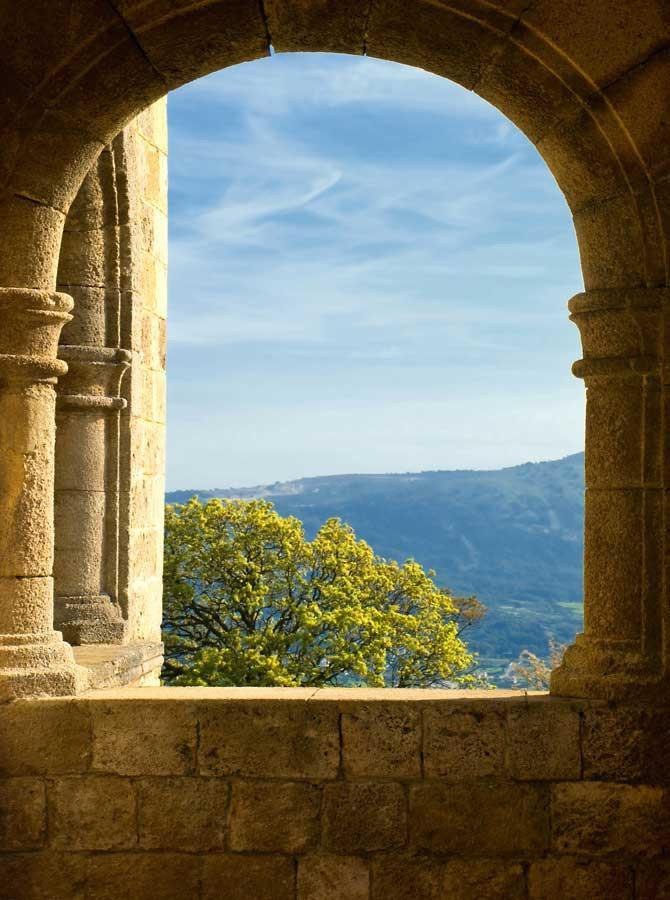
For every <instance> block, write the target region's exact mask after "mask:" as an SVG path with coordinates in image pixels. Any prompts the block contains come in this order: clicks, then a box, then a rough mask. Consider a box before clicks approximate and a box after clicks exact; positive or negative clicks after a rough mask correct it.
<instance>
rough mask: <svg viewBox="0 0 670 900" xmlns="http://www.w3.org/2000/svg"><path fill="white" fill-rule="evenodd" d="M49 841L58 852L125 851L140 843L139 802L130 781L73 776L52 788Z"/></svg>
mask: <svg viewBox="0 0 670 900" xmlns="http://www.w3.org/2000/svg"><path fill="white" fill-rule="evenodd" d="M49 806H50V812H49V841H50V844H51V845H52V846H53V847H54V848H58V849H59V850H67V851H71V850H125V849H128V848H130V847H133V846H134V845H135V844H136V843H137V816H136V811H137V809H136V808H137V800H136V796H135V790H134V787H133V785H132V783H131V782H130V781H128V780H127V779H124V778H116V777H114V776H83V777H78V776H70V777H66V778H60V779H58V780H56V781H54V782H53V784H52V785H51V786H50V788H49Z"/></svg>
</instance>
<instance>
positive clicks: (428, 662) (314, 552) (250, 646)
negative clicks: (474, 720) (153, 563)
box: [163, 498, 483, 687]
mask: <svg viewBox="0 0 670 900" xmlns="http://www.w3.org/2000/svg"><path fill="white" fill-rule="evenodd" d="M164 573H165V574H164V591H165V600H164V609H165V614H164V622H163V631H164V640H165V645H166V664H165V670H164V673H165V679H166V681H168V682H169V683H172V684H182V685H308V686H319V685H333V684H352V685H355V684H357V685H372V686H393V687H414V686H420V687H429V686H434V685H441V684H445V683H458V684H469V683H472V682H473V681H474V678H473V676H472V675H471V674H470V672H471V670H472V668H473V663H474V658H473V655H472V654H471V653H470V652H469V651H468V649H467V647H466V645H465V644H464V643H463V640H462V639H461V637H460V635H461V633H462V631H463V629H464V628H466V627H468V625H469V624H472V622H474V621H476V620H477V619H479V618H481V615H482V614H483V607H482V606H481V604H479V603H478V602H477V601H476V600H475V598H472V597H471V598H467V600H458V599H457V598H454V597H452V596H450V594H449V593H448V592H447V591H445V590H443V589H440V588H438V587H437V586H436V584H435V583H434V581H433V579H432V575H433V573H430V572H426V571H424V569H423V568H422V567H421V566H420V565H419V564H418V563H416V562H413V561H412V560H409V561H408V562H406V563H405V564H404V565H398V564H397V563H395V562H389V561H387V560H384V559H381V558H380V557H378V556H375V554H374V552H373V551H372V549H371V548H370V547H369V546H368V545H367V544H366V543H365V542H364V541H362V540H358V539H357V538H356V535H355V534H354V532H353V530H352V529H351V528H350V527H349V526H348V525H345V524H343V523H342V522H340V521H339V519H329V520H328V521H327V522H326V523H325V524H324V525H323V526H322V527H321V529H320V530H319V532H318V534H317V535H316V537H315V538H314V540H313V541H307V540H306V539H305V534H304V531H303V527H302V523H301V522H300V521H299V520H298V519H296V518H293V517H289V518H284V517H282V516H280V515H279V514H278V513H277V512H276V510H275V509H274V507H273V505H272V504H271V503H269V502H267V501H264V500H250V501H246V500H210V501H209V502H208V503H205V504H203V503H200V502H199V501H198V500H197V499H196V498H194V499H192V500H190V501H189V502H188V503H186V504H184V505H182V506H168V507H167V511H166V540H165V569H164Z"/></svg>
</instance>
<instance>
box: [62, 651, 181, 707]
mask: <svg viewBox="0 0 670 900" xmlns="http://www.w3.org/2000/svg"><path fill="white" fill-rule="evenodd" d="M72 650H73V653H74V658H75V662H76V664H77V666H78V668H79V670H80V671H81V672H82V673H83V676H84V678H85V683H86V685H87V690H88V691H95V690H103V691H104V692H105V694H104V695H105V696H107V695H108V694H107V692H108V690H109V689H113V688H124V687H125V686H128V687H137V686H139V685H141V684H142V682H145V683H150V684H152V685H155V684H156V683H157V680H158V677H159V675H160V670H161V666H162V665H163V645H162V644H125V645H118V644H84V645H82V646H81V647H73V648H72ZM128 687H126V688H125V689H126V690H127V689H128ZM142 690H143V691H144V690H146V688H143V689H142Z"/></svg>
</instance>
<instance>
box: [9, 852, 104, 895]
mask: <svg viewBox="0 0 670 900" xmlns="http://www.w3.org/2000/svg"><path fill="white" fill-rule="evenodd" d="M87 868H88V860H87V859H86V857H85V856H84V855H83V854H78V853H57V852H56V853H55V852H52V851H44V852H40V853H14V854H12V855H11V856H10V855H7V856H0V872H1V873H2V878H0V900H89V897H91V895H90V894H88V895H87V894H86V881H87Z"/></svg>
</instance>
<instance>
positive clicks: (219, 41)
mask: <svg viewBox="0 0 670 900" xmlns="http://www.w3.org/2000/svg"><path fill="white" fill-rule="evenodd" d="M119 11H120V12H121V14H122V15H124V16H127V21H128V24H129V25H130V27H131V28H132V29H133V30H135V29H138V28H141V29H142V47H143V48H144V51H145V53H146V54H147V56H148V58H149V59H150V60H151V62H152V64H153V65H154V66H155V68H156V69H157V70H158V71H159V72H161V74H162V75H163V76H164V77H165V78H166V79H167V81H168V84H169V86H170V87H173V86H175V87H176V86H178V85H180V84H183V82H184V81H191V80H193V79H195V78H199V77H200V76H202V75H205V74H207V73H208V72H212V71H216V70H217V69H221V68H225V67H226V66H230V65H236V64H237V63H241V62H245V61H247V60H251V59H257V58H259V57H262V56H269V50H268V39H267V35H266V26H265V22H264V19H263V15H262V13H261V7H260V5H259V4H258V3H256V2H254V0H223V2H221V0H218V2H214V3H205V4H201V3H197V4H195V5H191V6H190V7H188V14H187V15H183V16H181V17H180V18H179V20H178V21H175V19H174V17H173V16H170V17H168V18H167V19H165V18H163V19H160V18H158V17H157V16H156V13H155V10H154V9H153V8H152V7H148V8H147V7H144V6H143V5H140V6H138V5H137V4H136V3H135V2H132V0H121V2H120V5H119ZM157 19H158V20H157ZM147 20H148V21H147ZM149 26H150V27H149ZM175 29H177V30H178V34H179V40H177V41H175V40H174V37H175V33H176V32H175Z"/></svg>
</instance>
